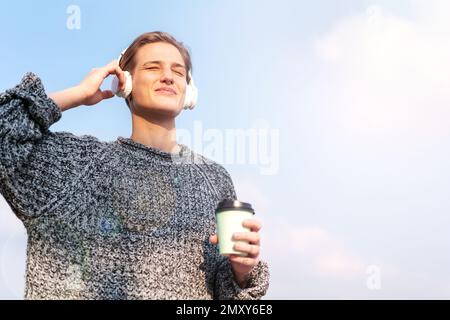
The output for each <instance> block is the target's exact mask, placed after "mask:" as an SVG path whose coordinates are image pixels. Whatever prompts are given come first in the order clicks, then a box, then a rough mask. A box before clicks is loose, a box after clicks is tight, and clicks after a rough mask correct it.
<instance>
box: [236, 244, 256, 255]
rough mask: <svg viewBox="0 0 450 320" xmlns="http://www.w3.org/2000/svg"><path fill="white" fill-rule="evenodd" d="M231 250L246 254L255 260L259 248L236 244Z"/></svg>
mask: <svg viewBox="0 0 450 320" xmlns="http://www.w3.org/2000/svg"><path fill="white" fill-rule="evenodd" d="M233 249H234V250H236V251H240V252H243V253H247V254H248V255H249V256H250V257H252V258H256V257H258V256H259V251H260V248H259V246H257V245H251V244H247V243H236V244H235V245H234V246H233Z"/></svg>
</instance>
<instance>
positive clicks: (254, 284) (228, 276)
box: [214, 167, 270, 300]
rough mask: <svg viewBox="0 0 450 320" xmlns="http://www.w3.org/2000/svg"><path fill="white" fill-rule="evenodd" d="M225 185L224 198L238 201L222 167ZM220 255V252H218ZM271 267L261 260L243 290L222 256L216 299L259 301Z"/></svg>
mask: <svg viewBox="0 0 450 320" xmlns="http://www.w3.org/2000/svg"><path fill="white" fill-rule="evenodd" d="M219 171H220V172H221V175H222V178H221V179H220V180H221V181H222V184H223V191H222V198H223V199H225V198H231V199H237V197H236V191H235V189H234V185H233V181H232V179H231V176H230V174H229V173H228V172H227V171H226V170H225V168H223V167H221V168H220V170H219ZM217 253H218V250H217ZM269 278H270V274H269V266H268V264H267V262H265V261H263V260H260V261H259V262H258V264H257V265H256V266H255V267H254V268H253V270H252V272H251V273H250V276H249V279H248V281H247V285H246V287H245V288H241V287H240V286H239V284H238V283H237V282H236V281H235V279H234V274H233V269H232V266H231V263H230V260H229V259H228V257H225V256H220V258H219V259H218V263H217V273H216V279H215V284H214V291H215V292H214V294H215V298H216V299H219V300H258V299H261V298H262V297H263V296H264V295H265V294H266V292H267V290H268V288H269Z"/></svg>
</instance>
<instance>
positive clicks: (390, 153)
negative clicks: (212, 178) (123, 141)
mask: <svg viewBox="0 0 450 320" xmlns="http://www.w3.org/2000/svg"><path fill="white" fill-rule="evenodd" d="M69 5H78V6H79V8H80V10H81V29H79V30H69V29H68V28H67V27H66V20H67V18H68V14H67V13H66V9H67V7H68V6H69ZM3 7H4V8H6V10H2V11H1V12H0V24H1V28H0V36H1V38H2V39H3V41H4V42H3V43H4V45H3V50H2V58H3V59H1V60H0V64H1V70H2V71H3V76H2V77H0V89H1V90H2V91H3V90H5V89H7V88H9V87H11V86H13V85H15V84H16V83H18V82H19V81H20V78H21V77H22V75H23V74H24V73H25V72H27V71H33V72H35V73H36V74H38V75H39V76H40V77H41V78H42V80H43V82H44V85H45V87H46V89H47V91H48V92H51V91H55V90H61V89H64V88H67V87H70V86H73V85H75V84H77V83H78V82H79V81H80V80H82V79H83V77H84V76H85V75H86V74H87V73H88V72H89V70H90V69H91V68H93V67H98V66H102V65H104V64H106V63H108V62H109V61H111V60H112V59H115V58H117V56H118V54H119V53H120V52H121V51H122V50H123V49H124V48H125V47H126V46H127V45H128V44H129V43H130V42H131V41H132V40H133V39H134V38H135V37H136V36H137V35H139V34H141V33H143V32H146V31H154V30H163V31H167V32H169V33H171V34H173V35H174V36H175V37H176V38H177V39H178V40H181V41H183V42H184V43H185V44H186V45H187V46H188V47H189V48H190V51H191V54H192V57H193V65H194V73H193V75H194V77H195V80H196V84H197V86H198V88H199V103H198V106H197V107H196V109H194V110H193V111H184V112H183V113H181V114H180V116H179V117H178V118H177V128H180V129H184V130H187V131H189V132H192V133H193V132H194V124H195V123H201V124H202V126H203V128H204V129H205V130H206V129H208V128H210V129H216V130H219V131H221V132H224V131H225V130H227V129H232V130H236V129H244V130H246V129H249V128H260V127H261V126H262V127H266V128H269V129H271V130H275V131H270V132H278V133H279V139H278V140H276V141H278V149H274V150H275V151H273V152H274V153H276V156H278V158H279V167H278V170H277V171H276V172H275V173H274V174H271V175H264V174H261V164H256V165H255V164H249V163H244V164H233V163H230V164H225V166H226V168H227V169H228V171H229V172H230V174H231V175H232V177H233V180H234V183H235V187H236V191H237V194H238V197H239V198H241V199H242V200H245V201H248V202H251V203H252V204H254V206H255V208H256V209H257V212H258V216H259V217H260V219H261V220H262V221H263V225H264V226H263V230H262V236H263V242H262V243H263V245H262V250H263V258H264V259H266V260H268V261H269V264H270V265H271V275H272V278H271V279H272V281H271V286H270V289H269V293H268V295H267V296H266V298H273V299H277V298H287V299H299V298H306V299H309V298H324V299H327V298H363V299H364V298H373V299H391V298H394V299H395V298H438V299H439V298H447V299H448V298H450V273H449V272H448V270H450V258H449V257H448V255H446V253H447V252H449V249H450V241H449V237H448V233H447V230H448V227H449V226H450V219H449V217H448V212H449V209H450V201H449V200H448V199H449V197H448V190H450V179H449V178H450V169H449V167H450V166H449V165H448V164H449V163H450V162H449V160H450V159H449V158H450V153H449V151H448V150H449V149H450V148H449V147H450V139H449V138H448V137H449V136H450V110H449V107H448V106H449V102H450V93H449V92H450V91H449V88H450V80H449V78H448V74H449V72H450V63H449V61H448V60H447V59H448V56H449V54H450V45H448V44H449V43H450V41H449V40H450V32H449V31H448V30H450V24H449V23H448V20H449V19H448V17H449V15H450V5H449V4H447V1H445V0H442V1H439V0H432V1H420V0H398V1H395V3H393V1H363V0H360V1H356V0H355V1H351V0H348V1H331V0H321V1H314V2H312V1H293V0H292V1H288V0H284V1H260V0H259V1H253V0H246V1H201V0H198V1H129V2H127V3H126V4H125V3H124V2H123V1H121V2H119V1H39V2H33V1H14V2H10V3H8V4H3ZM119 12H120V13H119ZM109 83H110V80H108V79H107V80H106V81H105V88H106V87H108V86H109ZM52 130H54V131H70V132H73V133H75V134H92V135H95V136H97V137H99V138H101V139H103V140H115V139H116V137H117V136H129V135H130V133H131V118H130V114H129V111H128V108H127V107H126V105H125V103H124V101H123V100H120V99H118V98H114V99H111V100H107V101H104V102H102V103H100V104H99V105H96V106H93V107H84V106H83V107H79V108H76V109H72V110H69V111H67V112H64V114H63V117H62V119H61V120H60V121H59V122H58V123H56V124H55V125H54V126H53V127H52ZM187 144H188V145H190V143H187ZM192 147H193V148H194V146H192ZM194 150H195V148H194ZM196 151H199V152H201V151H202V150H196ZM228 151H229V150H228ZM219 160H220V159H219ZM0 203H1V204H0V219H1V221H2V223H1V225H0V262H1V264H0V271H1V273H0V298H20V297H21V296H22V292H23V283H24V281H23V269H24V259H25V243H26V237H25V234H24V231H23V228H22V227H21V225H20V223H19V222H18V221H17V219H15V217H13V215H12V213H11V212H10V210H9V208H8V207H7V205H6V203H5V202H4V201H3V202H0ZM370 266H374V267H375V269H374V268H371V267H370ZM371 270H378V271H379V272H378V273H377V276H378V278H377V279H380V283H381V285H380V286H379V287H377V288H375V289H374V288H371V287H370V285H368V281H370V279H373V278H371V277H372V276H373V273H372V271H371Z"/></svg>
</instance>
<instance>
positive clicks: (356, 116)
mask: <svg viewBox="0 0 450 320" xmlns="http://www.w3.org/2000/svg"><path fill="white" fill-rule="evenodd" d="M434 3H435V7H434V8H435V9H434V10H428V11H424V12H422V14H423V15H425V16H426V17H427V18H428V19H425V18H424V17H423V16H422V17H421V18H420V19H419V18H417V20H409V19H406V18H403V17H400V16H395V15H393V14H391V13H389V11H388V10H386V9H384V8H382V7H380V6H371V7H368V8H367V10H366V12H364V13H362V14H358V15H354V16H352V17H349V18H347V19H344V20H341V21H340V22H338V23H336V25H335V26H334V27H333V28H332V29H331V30H330V31H329V32H327V33H326V34H324V35H323V36H321V37H319V38H318V39H317V41H316V43H315V46H316V53H317V56H318V57H319V58H320V59H321V60H322V61H324V62H325V63H326V64H325V65H324V69H323V70H322V74H321V76H322V77H323V78H324V79H322V80H323V83H324V86H326V87H328V88H330V93H329V95H330V96H332V97H333V105H334V107H335V108H336V109H337V110H339V113H338V117H339V121H340V124H341V125H342V127H345V128H350V129H349V130H353V132H357V133H363V134H366V135H373V134H374V133H376V134H378V135H379V134H382V135H383V134H384V136H385V137H388V136H389V137H390V138H392V137H393V136H394V134H395V133H397V134H398V133H399V134H406V133H407V134H408V135H410V137H414V138H417V137H419V136H423V135H426V136H429V137H436V136H443V135H447V134H448V133H450V126H449V125H448V124H449V121H448V119H449V118H450V108H448V107H447V105H448V103H449V102H450V90H449V89H450V77H448V75H449V74H450V60H449V57H450V34H449V33H448V32H446V33H443V32H441V33H437V32H435V30H436V29H435V28H430V27H429V26H430V25H432V24H431V22H433V23H434V24H435V23H436V21H442V23H441V24H440V26H441V27H443V24H444V23H445V24H446V28H447V29H446V30H449V28H448V27H450V24H449V23H448V19H445V20H444V19H442V18H440V17H441V15H442V13H441V12H442V11H443V10H445V9H446V8H447V7H448V4H443V2H439V1H435V2H434ZM427 5H428V3H427ZM421 6H422V4H421ZM440 6H443V7H442V8H441V7H440ZM416 9H418V8H416ZM444 12H446V13H448V12H449V11H448V10H447V11H444ZM426 21H429V22H430V23H426ZM434 24H433V25H434ZM364 137H365V136H362V137H361V138H364Z"/></svg>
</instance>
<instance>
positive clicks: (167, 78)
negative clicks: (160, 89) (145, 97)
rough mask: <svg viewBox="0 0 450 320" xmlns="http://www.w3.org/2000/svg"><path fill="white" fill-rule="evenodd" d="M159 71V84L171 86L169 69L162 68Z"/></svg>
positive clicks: (171, 75) (171, 80)
mask: <svg viewBox="0 0 450 320" xmlns="http://www.w3.org/2000/svg"><path fill="white" fill-rule="evenodd" d="M161 70H162V71H161V73H162V74H161V82H163V83H165V84H173V73H172V70H170V68H162V69H161Z"/></svg>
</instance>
